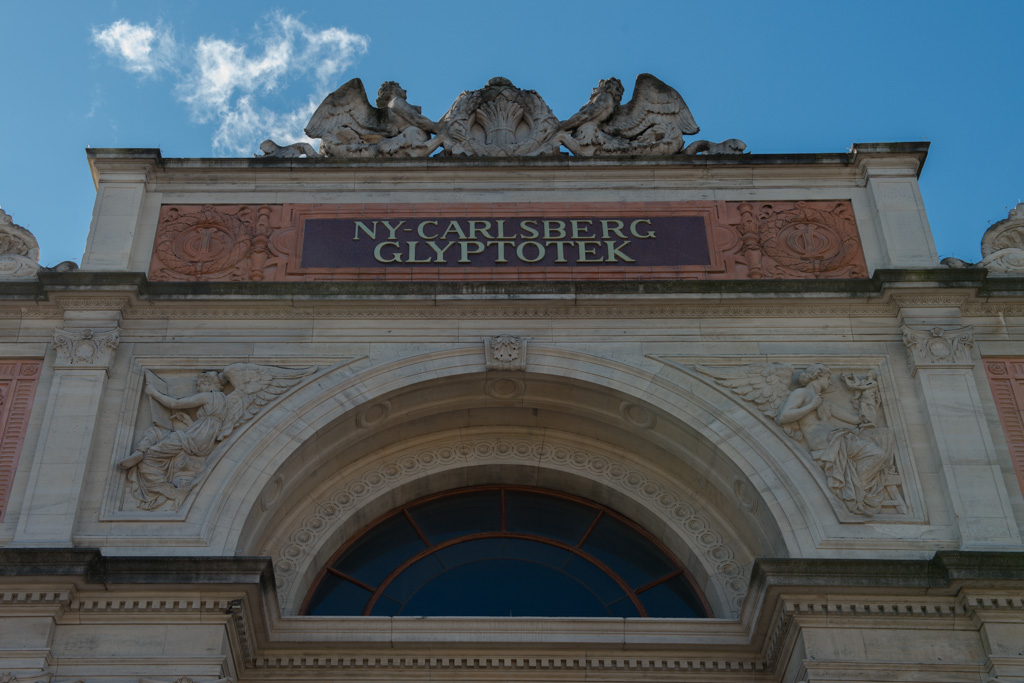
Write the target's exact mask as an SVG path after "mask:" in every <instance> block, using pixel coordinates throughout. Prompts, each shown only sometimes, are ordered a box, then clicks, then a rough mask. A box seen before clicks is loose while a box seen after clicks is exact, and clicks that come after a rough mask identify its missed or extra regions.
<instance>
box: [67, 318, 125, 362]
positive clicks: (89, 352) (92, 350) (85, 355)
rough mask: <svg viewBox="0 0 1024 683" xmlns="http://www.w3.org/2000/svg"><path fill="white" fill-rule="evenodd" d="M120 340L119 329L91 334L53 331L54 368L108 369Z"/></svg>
mask: <svg viewBox="0 0 1024 683" xmlns="http://www.w3.org/2000/svg"><path fill="white" fill-rule="evenodd" d="M120 338H121V330H120V328H117V327H115V328H114V329H112V330H102V331H98V332H93V331H92V330H90V329H85V330H82V331H81V332H71V331H68V330H60V329H57V330H54V331H53V347H54V348H55V349H56V350H57V358H56V360H55V361H54V364H53V366H54V368H56V369H58V370H66V369H71V368H83V367H84V368H104V369H106V368H109V367H110V364H111V363H112V362H113V360H114V351H115V350H116V349H117V344H118V341H119V340H120Z"/></svg>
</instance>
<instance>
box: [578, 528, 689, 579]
mask: <svg viewBox="0 0 1024 683" xmlns="http://www.w3.org/2000/svg"><path fill="white" fill-rule="evenodd" d="M583 550H585V551H587V552H589V553H591V554H592V555H593V556H594V557H596V558H597V559H599V560H601V562H604V563H605V564H606V565H608V566H609V567H610V568H611V570H612V571H614V572H615V573H616V574H618V575H619V576H621V577H622V579H623V580H624V581H625V582H626V583H628V584H629V586H630V587H631V588H634V589H636V588H640V587H641V586H643V585H645V584H648V583H650V582H651V581H654V580H655V579H660V578H661V577H663V576H665V575H666V574H669V573H671V572H673V571H675V569H676V567H675V566H674V565H673V564H672V563H671V562H670V561H669V559H668V558H667V557H665V554H664V553H663V552H661V550H659V549H658V547H657V546H655V545H654V544H653V543H651V542H650V541H649V540H647V539H646V538H644V537H643V536H641V535H640V534H638V533H637V532H636V531H635V530H634V529H632V528H630V527H629V526H627V525H626V524H624V523H622V522H620V521H619V520H617V519H615V518H614V517H612V516H610V515H605V516H604V517H602V518H601V521H600V522H598V523H597V525H596V526H595V527H594V531H593V532H592V533H591V534H590V536H589V537H588V538H587V542H586V543H584V544H583Z"/></svg>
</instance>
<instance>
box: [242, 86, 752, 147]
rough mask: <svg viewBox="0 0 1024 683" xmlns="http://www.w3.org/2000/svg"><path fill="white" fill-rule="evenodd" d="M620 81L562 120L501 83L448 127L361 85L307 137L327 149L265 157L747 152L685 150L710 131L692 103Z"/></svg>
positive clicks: (463, 101)
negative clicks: (687, 139)
mask: <svg viewBox="0 0 1024 683" xmlns="http://www.w3.org/2000/svg"><path fill="white" fill-rule="evenodd" d="M623 94H624V88H623V86H622V82H621V81H619V79H617V78H609V79H606V80H602V81H601V82H600V83H599V84H598V86H597V87H596V88H594V91H593V93H592V94H591V97H590V100H589V101H588V102H587V103H586V104H585V105H584V106H583V107H582V108H581V109H580V110H579V111H578V112H577V113H576V114H575V115H574V116H572V117H571V118H570V119H568V120H566V121H559V120H558V119H556V118H555V116H554V114H552V112H551V110H550V109H549V108H548V106H547V104H545V103H544V100H543V99H542V98H541V96H540V95H538V94H537V93H536V92H535V91H533V90H523V89H521V88H517V87H516V86H514V85H513V84H512V82H511V81H509V80H508V79H507V78H501V77H496V78H492V79H491V80H489V81H488V82H487V85H486V86H485V87H483V88H481V89H479V90H467V91H466V92H463V93H462V94H461V95H459V97H458V98H457V99H456V100H455V102H454V103H453V104H452V106H451V107H450V108H449V109H448V111H447V112H446V113H445V115H444V116H443V117H442V118H441V120H440V121H438V122H436V123H435V122H434V121H432V120H431V119H429V118H427V117H426V116H424V115H423V112H422V110H421V108H420V107H418V106H413V105H411V104H409V102H408V101H407V100H406V97H407V93H406V91H405V90H403V89H402V87H401V86H400V85H399V84H398V83H396V82H394V81H387V82H386V83H384V84H383V85H381V87H380V90H379V91H378V93H377V100H376V106H374V105H372V104H370V101H369V99H368V98H367V96H366V89H365V88H364V87H363V83H362V81H360V80H359V79H358V78H354V79H352V80H351V81H349V82H348V83H346V84H344V85H343V86H341V87H340V88H338V89H337V90H336V91H334V92H333V93H331V94H330V95H328V96H327V98H326V99H324V101H323V102H322V103H321V104H320V106H319V107H318V108H317V110H316V111H315V112H314V113H313V116H312V117H311V118H310V120H309V123H308V124H307V126H306V129H305V132H306V135H308V136H309V137H310V138H320V140H321V142H320V149H319V151H317V152H314V151H313V148H312V147H311V146H310V145H309V144H307V143H301V142H300V143H295V144H292V145H278V144H277V143H275V142H274V141H272V140H267V141H265V142H264V143H263V144H262V145H260V149H261V150H262V151H263V153H264V155H265V156H276V157H299V156H303V155H305V156H306V157H311V156H314V155H318V156H320V157H335V158H338V157H341V158H344V157H425V156H430V155H432V154H434V153H435V152H436V151H437V150H438V149H441V150H442V151H441V152H440V154H442V155H444V156H536V155H542V154H558V153H560V150H561V148H562V147H563V146H564V147H565V148H566V149H568V150H569V151H570V152H572V153H573V154H575V155H577V156H594V155H608V154H617V155H666V154H678V153H683V154H700V153H710V154H738V153H741V152H743V150H744V149H745V148H746V145H745V144H744V143H743V142H741V141H740V140H736V139H731V140H726V141H724V142H720V143H715V142H710V141H708V140H698V141H696V142H694V143H692V144H690V145H689V146H687V147H685V148H684V146H683V136H684V135H694V134H696V133H697V132H698V131H699V130H700V128H699V127H698V126H697V123H696V122H695V121H694V119H693V115H692V114H691V113H690V109H689V107H687V106H686V102H684V101H683V98H682V96H681V95H680V94H679V93H678V92H677V91H676V90H675V89H674V88H672V87H670V86H668V85H666V84H665V83H664V82H662V81H661V80H659V79H658V78H656V77H654V76H652V75H651V74H640V75H639V76H638V77H637V79H636V85H635V87H634V88H633V97H632V98H631V99H630V100H629V102H627V103H626V104H625V105H623V104H622V96H623Z"/></svg>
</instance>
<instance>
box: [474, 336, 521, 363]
mask: <svg viewBox="0 0 1024 683" xmlns="http://www.w3.org/2000/svg"><path fill="white" fill-rule="evenodd" d="M527 341H528V340H527V338H526V337H516V336H514V335H511V334H499V335H497V336H495V337H484V357H485V358H486V360H487V369H488V370H520V371H522V370H526V342H527Z"/></svg>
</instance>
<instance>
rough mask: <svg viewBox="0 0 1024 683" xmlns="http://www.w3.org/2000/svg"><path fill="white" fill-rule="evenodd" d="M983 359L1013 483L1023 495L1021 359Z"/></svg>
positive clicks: (1023, 374) (1023, 389) (1023, 384)
mask: <svg viewBox="0 0 1024 683" xmlns="http://www.w3.org/2000/svg"><path fill="white" fill-rule="evenodd" d="M984 360H985V373H986V374H987V375H988V383H989V386H991V387H992V397H993V398H995V401H996V411H998V413H999V422H1000V423H1002V425H1003V434H1005V435H1006V444H1007V446H1009V448H1010V458H1011V459H1012V460H1013V468H1014V471H1015V472H1016V473H1017V481H1018V482H1019V483H1020V487H1021V492H1024V357H1021V358H985V359H984Z"/></svg>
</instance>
